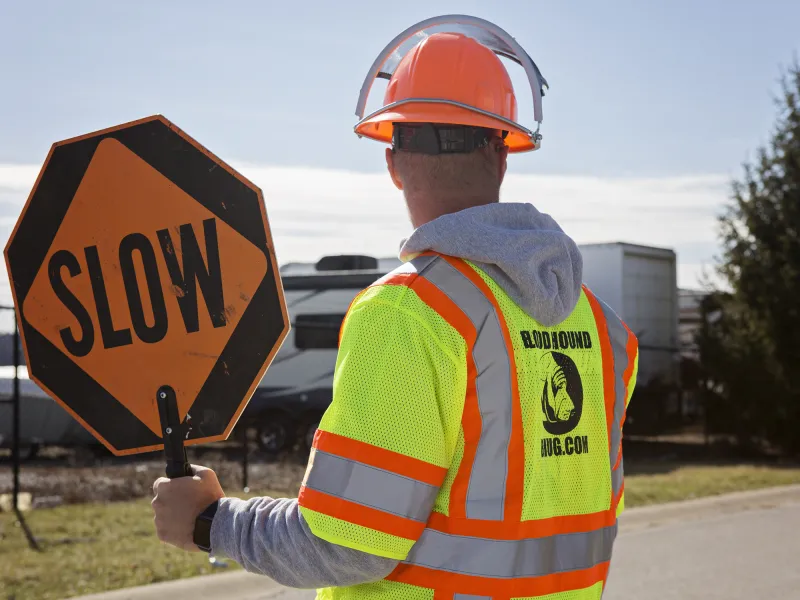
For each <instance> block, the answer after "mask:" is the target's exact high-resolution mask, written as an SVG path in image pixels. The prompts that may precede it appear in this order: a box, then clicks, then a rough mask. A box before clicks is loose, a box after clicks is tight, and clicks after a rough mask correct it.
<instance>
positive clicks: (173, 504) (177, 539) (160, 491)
mask: <svg viewBox="0 0 800 600" xmlns="http://www.w3.org/2000/svg"><path fill="white" fill-rule="evenodd" d="M192 470H193V471H194V477H179V478H177V479H167V478H166V477H160V478H158V479H156V482H155V483H154V484H153V494H154V496H155V497H154V498H153V502H152V505H153V512H154V513H155V518H154V521H155V524H156V533H157V534H158V539H159V540H161V541H162V542H165V543H167V544H170V545H172V546H176V547H178V548H182V549H183V550H186V551H187V552H200V549H199V548H198V547H197V546H196V545H195V543H194V541H193V539H192V538H193V533H194V522H195V519H197V517H198V515H199V514H200V513H201V512H203V511H204V510H205V508H206V507H207V506H208V505H209V504H212V503H214V502H216V501H217V500H219V499H220V498H222V497H224V496H225V493H224V492H223V491H222V487H221V486H220V485H219V481H218V480H217V474H216V473H214V471H212V470H211V469H208V468H206V467H200V466H197V465H192Z"/></svg>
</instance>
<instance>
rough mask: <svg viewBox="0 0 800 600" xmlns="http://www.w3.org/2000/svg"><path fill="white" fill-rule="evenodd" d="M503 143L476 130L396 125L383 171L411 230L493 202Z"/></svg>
mask: <svg viewBox="0 0 800 600" xmlns="http://www.w3.org/2000/svg"><path fill="white" fill-rule="evenodd" d="M503 138H504V133H503V132H501V131H499V130H493V129H485V128H479V127H466V126H459V125H439V124H430V123H425V124H412V123H396V124H395V125H394V131H393V136H392V148H387V150H386V165H387V167H388V169H389V174H390V175H391V177H392V181H393V182H394V184H395V185H396V186H397V188H398V189H400V190H402V191H403V195H404V196H405V199H406V205H407V206H408V212H409V215H410V216H411V221H412V224H413V225H414V227H419V226H420V225H422V224H424V223H427V222H428V221H431V220H433V219H435V218H437V217H440V216H442V215H445V214H449V213H454V212H458V211H460V210H464V209H466V208H471V207H473V206H480V205H483V204H490V203H492V202H498V201H499V199H500V185H501V184H502V182H503V177H504V176H505V172H506V166H507V158H508V146H506V144H505V142H504V141H503Z"/></svg>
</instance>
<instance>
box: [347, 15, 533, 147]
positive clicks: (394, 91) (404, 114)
mask: <svg viewBox="0 0 800 600" xmlns="http://www.w3.org/2000/svg"><path fill="white" fill-rule="evenodd" d="M445 25H451V26H452V25H454V27H449V28H447V29H449V30H448V31H437V29H439V30H441V29H442V28H443V26H445ZM420 38H422V39H421V41H419V39H420ZM404 45H405V46H406V49H405V53H401V51H402V50H403V46H404ZM498 55H499V56H506V57H507V58H510V59H512V60H514V61H515V62H517V63H518V64H520V65H522V66H523V67H524V68H525V70H526V72H527V74H528V78H529V80H533V81H531V87H532V90H533V97H534V116H535V118H536V120H537V121H538V122H541V97H542V95H543V89H542V88H543V87H544V86H546V85H547V83H546V82H545V81H544V79H543V78H542V77H541V74H540V73H539V70H538V68H537V67H536V65H535V64H534V63H533V61H532V60H531V59H530V57H529V56H528V54H527V53H526V52H525V51H524V50H522V48H521V47H519V45H518V44H517V43H516V42H515V41H514V39H513V38H511V37H510V36H509V35H508V34H507V33H505V32H504V31H503V30H501V29H500V28H499V27H497V26H496V25H493V24H492V23H489V22H488V21H484V20H482V19H477V18H475V17H468V16H464V15H450V16H445V17H437V18H434V19H428V20H426V21H423V22H421V23H418V24H417V25H415V26H413V27H410V28H409V29H407V30H406V31H404V32H403V33H401V34H400V35H399V36H397V37H396V38H395V39H394V40H393V41H392V42H391V43H390V44H389V45H388V46H387V47H386V48H385V49H384V51H383V52H382V53H381V54H380V55H379V56H378V58H377V59H376V61H375V63H373V66H372V69H371V70H370V73H369V74H368V75H367V79H366V81H365V82H364V86H362V90H361V97H360V98H359V103H358V107H357V109H356V114H357V115H358V117H359V118H360V119H361V120H360V121H359V122H358V124H357V125H356V127H355V131H356V133H357V134H358V135H359V136H363V137H368V138H371V139H374V140H378V141H382V142H391V141H392V133H393V127H394V123H435V124H448V125H465V126H472V127H481V128H486V129H494V130H500V131H504V132H507V134H506V137H505V142H506V144H507V145H508V147H509V151H510V152H525V151H528V150H535V149H537V148H538V147H539V142H540V140H541V135H540V134H539V129H538V127H537V130H536V131H535V132H534V131H531V130H530V129H528V128H526V127H524V126H522V125H520V124H519V123H518V122H517V99H516V96H515V94H514V88H513V86H512V84H511V78H510V77H509V75H508V72H507V71H506V68H505V66H504V65H503V63H502V62H501V61H500V58H499V56H498ZM375 78H385V79H389V85H388V87H387V88H386V94H385V96H384V106H383V107H382V108H380V109H379V110H377V111H375V112H373V113H372V114H370V115H368V116H367V117H365V118H362V117H363V112H364V108H365V106H366V100H367V96H368V94H369V91H370V89H371V86H372V82H373V81H374V80H375Z"/></svg>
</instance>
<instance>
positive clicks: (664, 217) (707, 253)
mask: <svg viewBox="0 0 800 600" xmlns="http://www.w3.org/2000/svg"><path fill="white" fill-rule="evenodd" d="M233 166H234V167H235V168H237V169H239V170H240V171H241V173H242V174H243V175H245V176H246V177H248V178H250V179H251V180H252V181H253V182H255V183H256V184H257V185H259V186H260V187H261V189H262V190H263V192H264V197H265V201H266V205H267V213H268V216H269V219H270V223H271V227H272V233H273V238H274V242H275V247H276V251H277V254H278V259H279V262H281V263H285V262H289V261H296V260H301V261H311V260H316V259H318V258H319V257H320V256H322V255H324V254H331V253H355V252H358V253H366V254H372V255H378V256H394V255H395V254H396V252H397V248H398V244H399V241H400V239H401V238H403V237H405V236H407V235H408V234H409V233H410V231H411V229H410V225H409V224H408V219H407V216H406V212H405V206H404V204H403V199H402V195H401V194H400V192H398V191H397V190H396V189H395V188H394V186H393V185H392V184H391V182H390V180H389V177H388V175H386V174H384V173H357V172H347V171H339V170H327V169H318V168H301V167H295V168H285V167H269V166H260V165H252V164H242V163H233ZM511 168H512V169H513V163H512V165H511ZM38 172H39V166H33V165H0V204H5V206H4V207H3V208H4V210H0V243H1V244H2V245H3V246H5V243H6V240H7V237H8V235H9V234H10V232H11V230H12V229H13V226H14V221H15V216H14V215H16V214H19V211H20V210H21V208H22V206H23V204H24V202H25V199H26V198H27V195H28V193H29V191H30V189H31V187H32V185H33V183H34V182H35V180H36V177H37V175H38ZM726 195H727V178H726V177H724V176H717V175H710V176H705V177H682V178H664V179H603V178H591V177H572V176H550V175H517V174H513V173H510V174H509V175H508V176H507V178H506V183H505V184H504V187H503V200H504V201H508V202H531V203H533V204H534V205H536V206H537V207H538V208H539V209H540V210H542V211H543V212H547V213H549V214H551V215H553V217H555V218H556V220H557V221H558V222H559V223H560V224H561V225H562V227H563V228H564V229H565V230H566V231H567V233H569V234H570V235H571V236H572V237H573V238H574V239H575V240H576V241H577V242H578V243H590V242H601V241H627V242H632V243H640V244H645V245H654V246H664V247H670V248H674V249H675V250H676V251H677V253H678V260H679V263H680V265H679V269H678V283H679V285H681V286H684V287H696V286H697V285H698V283H697V279H698V277H699V275H700V274H701V272H702V268H703V265H708V264H709V263H710V261H711V259H712V257H713V255H714V253H715V252H716V242H715V215H716V214H717V213H718V212H719V211H720V209H721V207H722V204H723V202H724V201H725V198H726ZM9 291H10V288H9V285H8V282H7V278H6V277H5V276H3V277H2V278H1V279H0V302H8V301H9V300H10V294H9Z"/></svg>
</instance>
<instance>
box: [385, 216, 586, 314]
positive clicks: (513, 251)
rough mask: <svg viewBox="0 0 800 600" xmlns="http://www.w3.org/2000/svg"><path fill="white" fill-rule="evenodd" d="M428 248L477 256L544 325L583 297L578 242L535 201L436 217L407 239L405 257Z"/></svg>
mask: <svg viewBox="0 0 800 600" xmlns="http://www.w3.org/2000/svg"><path fill="white" fill-rule="evenodd" d="M428 250H430V251H433V252H438V253H440V254H445V255H448V256H453V257H456V258H463V259H465V260H469V261H471V262H473V263H474V264H475V265H476V266H477V267H478V268H480V269H481V270H483V271H484V272H485V273H486V274H487V275H489V276H490V277H491V278H492V279H493V280H494V281H495V282H497V284H498V285H499V286H500V287H502V288H503V290H505V292H506V293H507V294H508V295H509V296H510V297H511V299H512V300H514V302H516V303H517V304H518V305H519V306H520V307H521V308H522V309H523V310H524V311H525V312H526V313H528V314H529V315H530V316H531V317H533V318H534V319H535V320H536V321H537V322H538V323H540V324H541V325H543V326H545V327H552V326H554V325H558V324H559V323H561V322H562V321H563V320H564V319H566V318H567V317H568V316H569V315H570V314H571V313H572V311H573V310H574V308H575V305H576V304H577V303H578V299H579V298H580V294H581V283H582V281H583V261H582V258H581V253H580V250H579V249H578V246H577V244H576V243H575V242H574V241H573V240H572V238H570V237H569V236H568V235H567V234H566V233H564V231H563V230H562V229H561V227H559V226H558V223H556V222H555V220H554V219H553V218H552V217H550V215H546V214H544V213H541V212H539V211H538V210H536V208H535V207H534V206H533V205H531V204H521V203H509V202H500V203H493V204H487V205H485V206H477V207H474V208H469V209H466V210H462V211H460V212H457V213H453V214H449V215H444V216H442V217H439V218H438V219H434V220H433V221H431V222H429V223H426V224H425V225H422V226H421V227H419V228H418V229H417V230H416V231H414V233H413V234H412V235H411V237H409V238H408V239H406V240H403V242H402V244H401V247H400V258H401V259H402V260H404V261H405V260H409V259H411V258H412V257H413V256H414V255H416V254H419V253H421V252H425V251H428Z"/></svg>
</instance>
